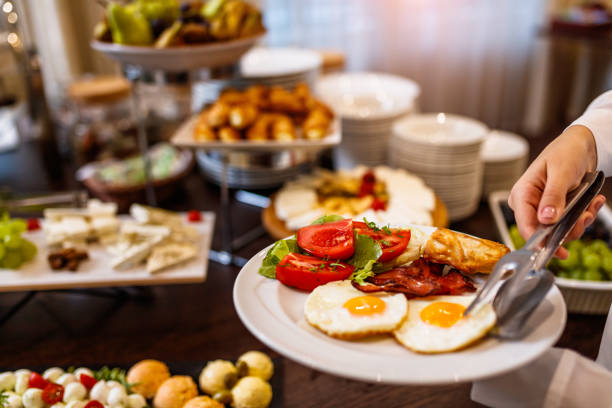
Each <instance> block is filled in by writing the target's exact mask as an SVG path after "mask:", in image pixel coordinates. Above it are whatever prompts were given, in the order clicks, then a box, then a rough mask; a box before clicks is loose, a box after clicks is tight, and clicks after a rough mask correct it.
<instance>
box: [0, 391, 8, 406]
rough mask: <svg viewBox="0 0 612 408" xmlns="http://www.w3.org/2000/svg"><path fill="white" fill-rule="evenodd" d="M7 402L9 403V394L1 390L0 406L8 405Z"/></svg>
mask: <svg viewBox="0 0 612 408" xmlns="http://www.w3.org/2000/svg"><path fill="white" fill-rule="evenodd" d="M7 404H8V394H7V393H6V391H1V392H0V408H4V407H6V405H7Z"/></svg>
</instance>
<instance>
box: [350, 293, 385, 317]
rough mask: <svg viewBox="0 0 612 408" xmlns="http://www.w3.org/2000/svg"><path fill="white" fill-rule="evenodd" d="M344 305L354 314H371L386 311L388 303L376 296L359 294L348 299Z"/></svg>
mask: <svg viewBox="0 0 612 408" xmlns="http://www.w3.org/2000/svg"><path fill="white" fill-rule="evenodd" d="M343 306H344V307H345V308H346V309H348V311H349V312H350V313H351V314H353V315H357V316H370V315H373V314H379V313H382V312H384V311H385V307H386V304H385V301H384V300H382V299H380V298H378V297H376V296H358V297H355V298H352V299H349V300H347V301H346V302H345V303H344V305H343Z"/></svg>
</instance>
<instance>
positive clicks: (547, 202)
mask: <svg viewBox="0 0 612 408" xmlns="http://www.w3.org/2000/svg"><path fill="white" fill-rule="evenodd" d="M596 167H597V150H596V147H595V139H594V138H593V134H592V133H591V131H590V130H589V129H588V128H586V127H584V126H580V125H576V126H571V127H569V128H568V129H566V130H565V131H564V132H563V133H562V134H561V135H560V136H559V137H557V138H556V139H555V140H553V141H552V142H551V143H550V144H549V145H548V146H546V148H545V149H544V150H543V151H542V153H540V155H539V156H538V157H537V158H536V159H535V160H534V162H533V163H532V164H531V165H530V166H529V168H528V169H527V170H526V171H525V173H524V174H523V175H522V176H521V178H520V179H519V180H518V181H517V182H516V184H515V185H514V187H512V191H511V192H510V196H509V197H508V204H509V205H510V208H512V209H513V210H514V216H515V218H516V225H517V227H518V230H519V232H520V233H521V235H522V236H523V238H525V240H527V239H529V237H531V235H532V234H533V232H534V231H535V230H536V228H537V227H538V226H539V225H540V224H554V223H555V222H557V221H558V220H559V218H560V216H561V214H563V209H564V208H565V196H566V195H567V193H568V192H569V191H571V190H573V189H574V188H576V187H578V185H579V184H580V181H582V178H583V177H584V175H585V173H587V172H589V171H593V170H595V168H596ZM605 202H606V198H605V197H604V196H603V195H601V194H600V195H598V196H597V197H595V198H594V199H593V201H591V204H590V205H589V207H588V208H587V210H586V211H585V212H584V213H583V214H582V215H581V216H580V218H579V219H578V221H577V222H576V225H575V226H574V228H573V229H572V231H570V233H569V235H568V237H567V238H566V240H567V241H569V240H573V239H576V238H578V237H580V236H581V235H582V234H583V233H584V230H585V228H586V227H588V226H589V225H591V224H592V223H593V221H594V220H595V216H596V215H597V211H599V210H600V209H601V207H602V206H603V205H604V203H605ZM557 256H558V257H560V258H566V257H567V251H566V250H565V249H564V248H559V250H558V251H557Z"/></svg>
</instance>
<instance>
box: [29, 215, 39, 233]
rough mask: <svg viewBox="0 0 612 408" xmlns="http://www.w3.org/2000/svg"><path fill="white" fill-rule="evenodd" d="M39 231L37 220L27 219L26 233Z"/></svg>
mask: <svg viewBox="0 0 612 408" xmlns="http://www.w3.org/2000/svg"><path fill="white" fill-rule="evenodd" d="M39 229H40V222H38V218H28V231H36V230H39Z"/></svg>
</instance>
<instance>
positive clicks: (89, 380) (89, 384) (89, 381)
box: [79, 374, 98, 390]
mask: <svg viewBox="0 0 612 408" xmlns="http://www.w3.org/2000/svg"><path fill="white" fill-rule="evenodd" d="M79 381H80V382H81V384H83V386H84V387H85V388H87V389H88V390H90V389H92V388H93V386H94V385H96V383H97V382H98V380H96V379H95V378H93V377H92V376H91V375H87V374H81V375H80V376H79Z"/></svg>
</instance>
